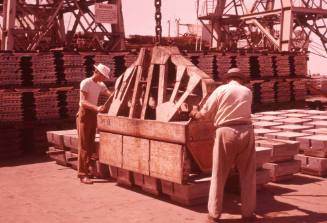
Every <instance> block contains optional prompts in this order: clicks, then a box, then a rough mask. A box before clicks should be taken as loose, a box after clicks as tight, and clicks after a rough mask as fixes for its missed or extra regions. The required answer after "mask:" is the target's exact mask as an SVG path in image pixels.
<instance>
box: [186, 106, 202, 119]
mask: <svg viewBox="0 0 327 223" xmlns="http://www.w3.org/2000/svg"><path fill="white" fill-rule="evenodd" d="M189 116H190V118H193V119H200V118H202V114H201V112H199V107H198V106H197V105H194V106H193V108H192V111H191V112H190V113H189Z"/></svg>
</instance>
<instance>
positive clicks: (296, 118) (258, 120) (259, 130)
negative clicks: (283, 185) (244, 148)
mask: <svg viewBox="0 0 327 223" xmlns="http://www.w3.org/2000/svg"><path fill="white" fill-rule="evenodd" d="M326 121H327V113H326V112H325V111H317V110H303V109H292V110H283V111H271V112H261V113H256V114H255V115H253V122H254V126H255V134H256V137H257V141H256V143H257V144H258V143H262V140H264V142H265V143H267V142H266V141H267V140H268V141H271V140H273V141H275V142H274V144H273V145H274V146H275V147H276V146H277V148H278V147H280V145H277V144H276V142H278V143H280V141H281V142H283V143H284V142H288V143H289V142H292V143H293V144H298V145H299V148H298V149H299V152H298V154H296V155H295V160H297V161H291V159H290V158H291V155H292V154H288V155H287V154H286V156H285V154H284V155H283V156H282V157H279V158H277V159H276V158H274V159H273V161H274V162H272V163H271V164H266V168H268V169H270V170H271V171H277V172H275V173H276V174H277V175H276V176H277V178H276V179H277V180H279V179H283V178H284V177H279V176H278V174H280V173H279V172H278V171H279V170H278V168H279V167H278V165H280V166H281V167H280V168H282V169H283V168H284V169H285V170H283V171H285V173H287V171H288V172H290V171H291V170H293V171H295V169H296V165H298V164H296V162H300V163H301V172H302V173H305V174H310V175H316V176H326V175H327V146H326V145H327V128H326V127H327V123H326ZM258 137H259V138H258ZM258 139H259V140H258ZM285 140H286V141H285ZM270 144H272V142H270ZM275 144H276V145H275ZM293 146H294V145H293ZM276 151H278V150H276ZM287 152H288V153H290V152H292V149H291V148H288V149H285V151H284V153H287ZM293 152H294V148H293ZM293 155H294V154H293ZM287 159H288V160H287ZM287 162H288V163H287ZM276 165H277V166H276ZM273 174H274V173H273ZM286 178H287V176H286Z"/></svg>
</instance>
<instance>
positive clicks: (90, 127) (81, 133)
mask: <svg viewBox="0 0 327 223" xmlns="http://www.w3.org/2000/svg"><path fill="white" fill-rule="evenodd" d="M76 126H77V132H78V171H77V176H78V177H83V176H87V175H88V174H89V167H90V166H91V164H92V160H91V156H92V154H93V153H95V133H96V126H97V114H96V113H95V112H93V111H91V110H88V109H83V108H80V109H79V111H78V113H77V117H76Z"/></svg>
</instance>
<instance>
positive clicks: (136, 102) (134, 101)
mask: <svg viewBox="0 0 327 223" xmlns="http://www.w3.org/2000/svg"><path fill="white" fill-rule="evenodd" d="M142 72H143V68H142V67H141V66H139V67H138V69H137V74H136V78H135V84H134V90H133V95H132V105H131V108H130V110H129V118H134V117H135V113H136V112H135V111H136V110H138V108H139V107H140V106H141V105H140V103H139V97H140V93H141V89H140V81H141V77H142Z"/></svg>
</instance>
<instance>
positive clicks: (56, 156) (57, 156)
mask: <svg viewBox="0 0 327 223" xmlns="http://www.w3.org/2000/svg"><path fill="white" fill-rule="evenodd" d="M47 154H48V156H49V157H50V158H51V159H53V160H55V161H56V163H57V164H59V165H62V166H67V160H66V156H65V151H64V150H62V149H57V148H55V147H49V150H48V151H47Z"/></svg>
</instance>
